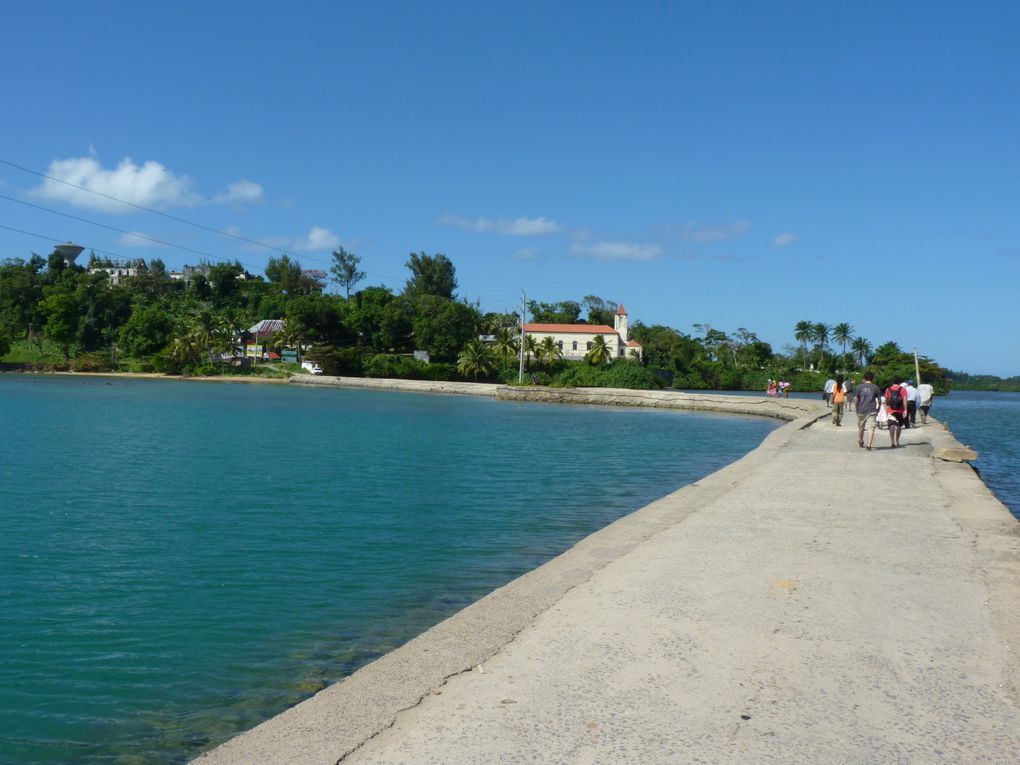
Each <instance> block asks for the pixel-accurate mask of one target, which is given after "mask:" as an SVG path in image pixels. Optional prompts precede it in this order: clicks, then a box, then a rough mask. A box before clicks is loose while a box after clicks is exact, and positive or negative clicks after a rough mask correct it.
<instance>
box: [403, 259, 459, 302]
mask: <svg viewBox="0 0 1020 765" xmlns="http://www.w3.org/2000/svg"><path fill="white" fill-rule="evenodd" d="M405 265H406V266H407V268H408V270H409V271H410V272H411V278H410V279H408V280H407V284H406V285H405V287H404V294H405V295H407V296H408V297H412V298H417V297H420V296H422V295H435V296H437V297H441V298H446V299H447V300H452V299H453V293H454V290H456V289H457V270H456V269H455V268H454V267H453V263H452V262H451V261H450V259H449V258H448V257H446V255H444V254H443V253H441V252H439V253H436V254H435V255H426V254H425V253H424V252H419V253H415V252H412V253H411V255H410V257H409V258H408V260H407V263H406V264H405Z"/></svg>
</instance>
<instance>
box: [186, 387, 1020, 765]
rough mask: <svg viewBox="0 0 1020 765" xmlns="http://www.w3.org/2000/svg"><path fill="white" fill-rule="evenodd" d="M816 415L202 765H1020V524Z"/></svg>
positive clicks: (945, 438) (911, 438) (903, 452)
mask: <svg viewBox="0 0 1020 765" xmlns="http://www.w3.org/2000/svg"><path fill="white" fill-rule="evenodd" d="M718 398H723V397H718ZM816 417H817V415H816V416H807V417H801V418H799V419H796V420H794V421H792V422H790V423H789V424H787V425H785V426H784V427H782V428H780V429H779V430H777V431H775V432H773V433H772V434H771V435H770V436H769V437H768V438H766V439H765V441H764V442H763V443H762V445H761V446H760V447H759V448H758V449H756V450H754V451H753V452H751V453H750V454H748V455H747V456H746V457H744V458H743V459H741V460H740V461H738V462H736V463H734V464H733V465H731V466H729V467H727V468H725V469H724V470H721V471H719V472H717V473H715V474H713V475H711V476H708V477H706V478H704V479H702V480H701V481H698V482H697V483H695V484H693V485H691V486H688V487H686V488H684V489H681V490H680V491H678V492H676V493H674V494H671V495H670V496H668V497H665V498H663V499H662V500H659V501H658V502H655V503H653V504H651V505H649V506H647V507H645V508H643V509H642V510H640V511H638V512H637V513H634V514H632V515H630V516H627V517H626V518H623V519H620V520H619V521H617V522H615V523H613V524H612V525H610V526H608V527H607V528H605V529H603V530H601V531H599V532H597V533H595V534H593V535H591V536H590V537H588V538H587V539H585V540H584V541H582V542H581V543H579V544H578V545H576V546H575V547H574V548H572V549H571V550H569V551H568V552H566V553H564V554H563V555H561V556H559V557H558V558H556V559H554V560H552V561H550V562H549V563H547V564H545V565H544V566H542V567H540V568H538V569H536V570H535V571H532V572H530V573H529V574H527V575H525V576H523V577H521V578H519V579H517V580H515V581H513V582H511V583H510V584H508V585H507V586H505V587H503V588H500V589H498V590H496V591H495V592H493V593H491V594H490V595H488V596H487V597H485V598H483V599H482V600H480V601H479V602H477V603H475V604H474V605H472V606H470V607H468V608H466V609H464V610H463V611H461V612H460V613H458V614H456V615H455V616H453V617H451V618H450V619H447V620H446V621H444V622H442V623H440V624H438V625H437V626H435V627H433V628H432V629H430V630H428V631H427V632H425V633H424V634H422V635H420V636H419V637H417V638H415V639H414V640H412V641H410V642H409V643H408V644H406V645H404V646H403V647H401V648H400V649H398V650H396V651H393V652H392V653H390V654H387V655H386V656H384V657H382V658H380V659H379V660H377V661H375V662H373V663H371V664H369V665H367V666H366V667H363V668H362V669H361V670H359V671H358V672H356V673H354V674H353V675H352V676H350V677H349V678H347V679H345V680H344V681H342V682H340V683H337V684H336V685H334V686H331V687H330V688H327V689H326V690H324V691H322V692H321V693H319V694H317V695H316V696H314V697H313V698H311V699H309V700H308V701H306V702H304V703H302V704H299V705H298V706H296V707H293V708H292V709H290V710H288V711H286V712H284V713H283V714H281V715H279V716H277V717H275V718H273V719H271V720H269V721H267V722H265V723H263V724H262V725H260V726H258V727H256V728H254V729H253V730H251V731H249V732H247V733H245V734H242V735H241V736H238V737H236V738H235V739H233V740H231V741H229V742H227V743H226V744H224V745H223V746H221V747H219V748H218V749H215V750H213V751H212V752H209V753H207V754H206V755H204V756H202V757H200V758H199V759H198V760H197V761H198V762H201V763H203V765H212V764H216V765H219V764H221V763H250V762H260V763H336V762H345V763H346V762H351V763H367V762H371V763H382V762H435V763H440V762H456V763H494V762H521V761H527V762H607V763H609V762H642V763H674V762H690V761H694V760H696V759H697V760H699V761H704V762H722V763H728V762H784V763H786V762H802V763H818V762H835V763H870V762H911V763H913V762H916V763H928V762H958V763H970V762H976V761H982V762H1016V761H1018V760H1020V699H1018V693H1017V688H1018V686H1020V671H1018V660H1017V657H1018V651H1020V524H1017V521H1016V519H1014V518H1013V517H1012V516H1011V515H1010V514H1009V512H1008V511H1007V510H1006V509H1005V508H1004V507H1003V506H1002V505H1001V504H1000V503H999V502H998V501H997V500H996V499H995V498H994V496H993V495H992V494H991V492H989V491H988V489H987V488H986V487H985V486H984V484H983V483H982V482H981V480H980V479H979V478H978V476H977V475H976V473H975V472H974V471H973V470H972V469H971V468H970V467H969V466H968V465H967V464H965V463H957V462H946V461H943V460H940V459H935V458H933V455H934V454H936V453H937V452H939V451H940V450H947V452H953V451H954V450H955V449H958V448H959V447H960V444H958V443H957V442H956V441H955V439H953V438H952V435H951V434H949V433H948V432H946V431H945V430H944V429H942V428H941V427H940V426H931V425H930V426H928V427H926V428H923V429H913V430H910V431H906V434H905V436H904V439H903V441H904V447H903V448H900V449H896V450H893V449H889V448H886V446H887V442H888V437H887V436H886V435H885V434H884V433H879V434H878V440H877V442H876V443H877V445H878V446H879V447H880V448H878V449H876V450H875V451H872V452H868V451H865V450H863V449H859V448H858V447H857V444H856V433H855V430H854V429H853V427H852V426H851V427H843V428H836V427H834V426H832V425H831V423H829V422H828V419H827V417H826V416H825V414H824V413H823V414H822V415H821V417H820V418H819V419H817V420H816Z"/></svg>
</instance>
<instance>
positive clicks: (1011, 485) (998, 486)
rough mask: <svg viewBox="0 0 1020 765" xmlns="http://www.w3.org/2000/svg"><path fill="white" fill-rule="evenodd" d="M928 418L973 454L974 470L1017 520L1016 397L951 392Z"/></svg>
mask: <svg viewBox="0 0 1020 765" xmlns="http://www.w3.org/2000/svg"><path fill="white" fill-rule="evenodd" d="M931 414H932V415H933V416H935V417H937V418H938V419H939V420H941V421H942V422H944V423H946V424H948V425H949V429H950V430H951V431H953V435H954V436H956V438H957V440H958V441H960V442H962V443H965V444H967V445H969V446H971V447H972V448H974V449H975V450H976V451H977V453H978V458H977V461H976V462H974V467H976V468H977V469H978V470H979V471H980V473H981V477H982V478H983V479H984V481H985V483H986V484H988V487H989V488H990V489H991V490H992V491H993V492H995V495H996V496H997V497H998V498H999V501H1001V502H1002V504H1004V505H1005V506H1006V507H1008V508H1009V509H1010V511H1011V512H1012V513H1013V515H1015V516H1016V517H1017V518H1018V519H1020V393H1005V392H995V391H988V392H986V391H966V390H960V391H954V392H952V393H950V394H949V395H948V396H939V397H937V398H936V399H935V401H934V403H933V404H932V408H931Z"/></svg>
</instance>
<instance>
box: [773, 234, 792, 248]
mask: <svg viewBox="0 0 1020 765" xmlns="http://www.w3.org/2000/svg"><path fill="white" fill-rule="evenodd" d="M796 241H797V235H796V234H790V233H784V234H779V235H778V236H776V237H775V238H774V239H773V240H772V246H773V247H789V246H790V245H791V244H793V243H794V242H796Z"/></svg>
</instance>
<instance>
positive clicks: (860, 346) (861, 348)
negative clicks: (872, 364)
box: [850, 337, 872, 369]
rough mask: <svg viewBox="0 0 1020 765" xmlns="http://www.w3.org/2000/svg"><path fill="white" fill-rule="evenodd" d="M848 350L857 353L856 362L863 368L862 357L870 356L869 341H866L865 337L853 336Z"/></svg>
mask: <svg viewBox="0 0 1020 765" xmlns="http://www.w3.org/2000/svg"><path fill="white" fill-rule="evenodd" d="M850 350H852V351H853V352H854V353H856V354H857V363H858V364H859V365H860V367H861V368H862V369H863V368H864V357H865V356H867V357H869V358H870V357H871V351H872V347H871V343H869V342H868V340H867V338H863V337H855V338H854V340H853V342H852V343H850Z"/></svg>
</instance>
